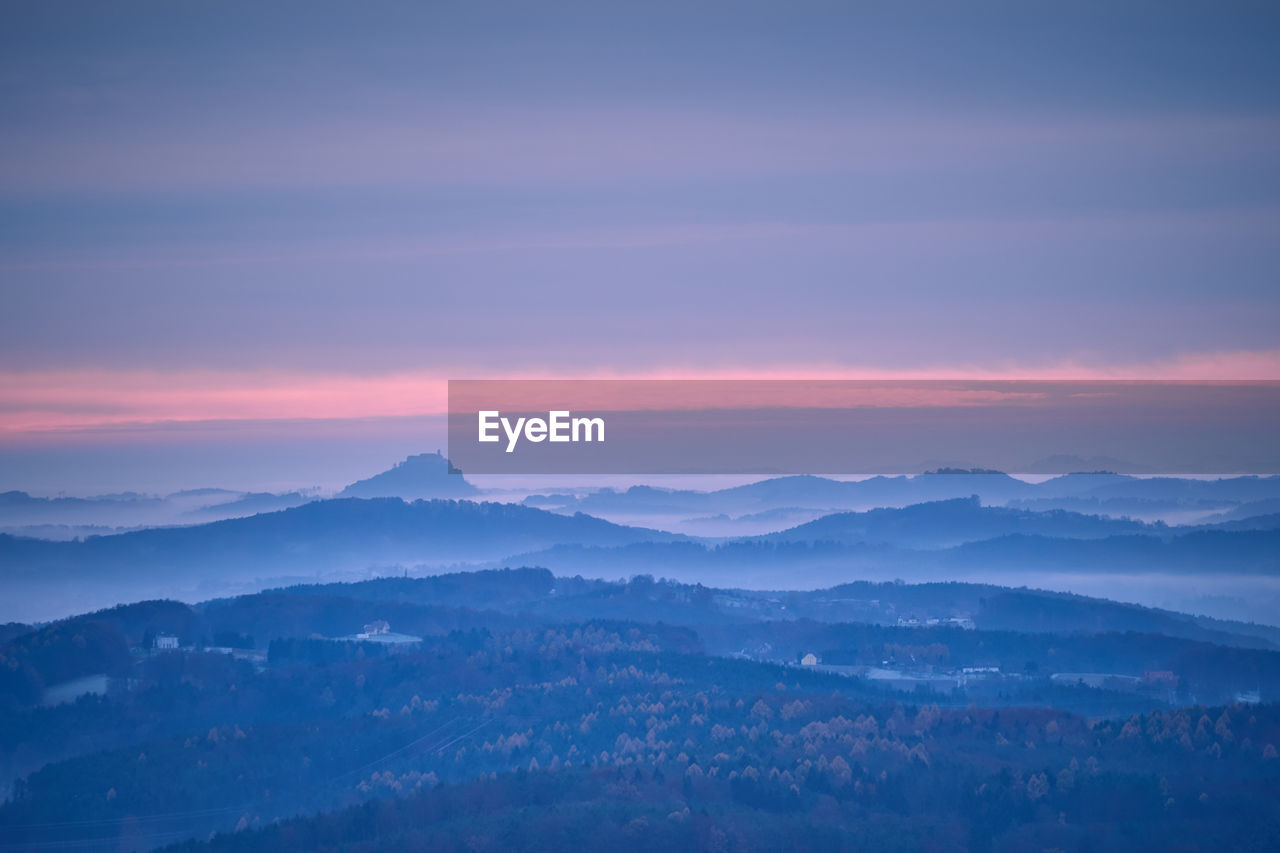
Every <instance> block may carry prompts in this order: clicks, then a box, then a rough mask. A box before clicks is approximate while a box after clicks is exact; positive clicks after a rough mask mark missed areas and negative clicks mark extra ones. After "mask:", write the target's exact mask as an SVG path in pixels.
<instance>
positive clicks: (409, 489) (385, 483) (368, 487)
mask: <svg viewBox="0 0 1280 853" xmlns="http://www.w3.org/2000/svg"><path fill="white" fill-rule="evenodd" d="M479 493H480V490H479V489H477V488H476V487H475V486H473V485H471V483H469V482H467V480H466V478H464V477H463V476H462V472H461V471H459V470H458V469H457V468H454V467H453V465H452V463H450V462H449V460H448V459H447V458H445V457H444V455H442V454H441V453H440V451H438V450H437V451H436V452H435V453H420V454H418V455H417V456H410V457H408V458H407V459H405V460H404V461H403V462H399V463H397V464H396V465H395V466H393V467H391V468H389V469H387V470H386V471H383V472H381V473H379V474H374V475H373V476H372V477H368V478H366V479H364V480H357V481H356V482H354V483H352V484H351V485H349V486H347V487H346V488H345V489H343V490H342V491H341V492H339V493H338V497H340V498H403V499H404V500H420V499H430V498H465V497H470V496H472V495H476V494H479Z"/></svg>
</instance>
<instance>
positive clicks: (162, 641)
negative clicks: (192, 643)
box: [153, 634, 178, 649]
mask: <svg viewBox="0 0 1280 853" xmlns="http://www.w3.org/2000/svg"><path fill="white" fill-rule="evenodd" d="M153 645H154V646H155V648H157V649H176V648H178V638H177V637H175V636H173V635H172V634H156V638H155V641H154V643H153Z"/></svg>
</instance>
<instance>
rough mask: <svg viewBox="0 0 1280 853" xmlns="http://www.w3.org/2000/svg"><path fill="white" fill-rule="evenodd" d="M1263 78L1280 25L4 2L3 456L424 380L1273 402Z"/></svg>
mask: <svg viewBox="0 0 1280 853" xmlns="http://www.w3.org/2000/svg"><path fill="white" fill-rule="evenodd" d="M1277 44H1280V7H1277V6H1276V5H1275V4H1274V3H1256V4H1242V3H1224V2H1212V3H1210V2H1205V3H1195V4H1186V3H1170V2H1153V3H1114V2H1108V3H1081V2H1072V3H1055V4H1044V3H1025V2H1019V3H1007V4H985V3H984V4H973V3H953V2H951V3H941V4H925V3H855V2H844V3H805V2H786V3H782V2H775V3H749V2H733V3H712V2H695V3H688V2H685V3H670V4H668V3H654V2H646V3H632V4H625V5H624V4H620V3H599V2H595V3H581V4H566V3H536V4H535V3H503V4H490V3H482V2H464V3H457V4H446V3H432V2H406V3H345V4H333V5H331V4H325V3H315V2H306V3H301V2H300V3H270V4H263V3H248V2H209V3H201V2H183V3H172V2H157V3H115V4H103V3H97V2H85V3H49V2H34V3H17V2H7V3H6V4H5V7H4V25H3V26H0V288H3V310H0V395H2V396H0V448H7V449H12V448H15V447H18V448H26V449H30V448H31V447H33V446H35V445H40V446H41V447H47V446H52V444H51V443H53V444H57V443H59V442H61V443H63V444H65V443H66V442H72V441H73V439H72V438H71V437H70V436H72V435H74V436H77V437H78V438H76V439H75V440H79V441H81V443H83V442H84V441H89V438H86V436H88V437H92V436H94V435H98V434H99V433H100V432H101V427H102V425H104V424H112V425H113V429H115V430H120V429H122V428H123V427H126V426H128V425H132V424H138V423H142V424H154V423H155V422H162V423H163V422H170V421H184V422H206V421H211V422H217V423H231V424H235V423H239V422H245V423H247V422H249V421H253V422H261V421H271V420H273V419H276V418H318V419H333V418H363V417H383V416H412V415H421V414H427V413H430V412H434V411H438V410H439V402H440V399H441V397H442V394H443V386H442V384H441V381H442V380H443V379H444V378H447V377H450V376H453V377H458V376H492V375H511V374H529V375H568V376H595V375H677V374H678V375H756V374H761V373H770V374H781V375H806V376H808V375H851V376H858V375H881V374H893V375H915V374H922V375H940V374H950V375H956V374H959V375H972V374H982V373H989V374H993V375H1129V376H1134V375H1136V376H1181V375H1188V376H1230V377H1233V378H1244V377H1269V378H1280V281H1278V279H1277V276H1278V274H1277V270H1278V269H1280V50H1277V49H1276V45H1277ZM345 428H346V427H344V429H345ZM228 429H230V428H228ZM51 430H56V431H57V432H56V434H55V433H54V432H51ZM146 431H147V434H149V435H154V434H155V427H154V426H153V425H152V426H148V427H147V428H146ZM230 432H232V433H233V432H234V430H230ZM139 434H141V433H139ZM139 440H144V439H139ZM145 440H150V439H145ZM424 449H434V445H433V446H432V447H424ZM6 452H8V451H7V450H6ZM24 452H25V451H24ZM12 458H13V457H12V454H10V455H8V456H4V457H2V458H0V464H5V462H6V461H11V460H12ZM24 470H26V469H24ZM24 476H25V475H24ZM4 479H5V469H4V468H3V467H0V487H3V486H5V485H20V484H11V483H6V482H4ZM10 479H12V478H10ZM24 484H27V485H29V483H26V482H25V481H24Z"/></svg>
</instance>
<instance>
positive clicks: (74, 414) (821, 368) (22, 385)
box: [0, 350, 1280, 443]
mask: <svg viewBox="0 0 1280 853" xmlns="http://www.w3.org/2000/svg"><path fill="white" fill-rule="evenodd" d="M450 378H454V379H457V378H500V379H564V378H575V379H791V380H803V379H809V380H821V379H890V380H911V379H967V380H1010V379H1039V380H1098V379H1135V380H1198V381H1214V380H1280V350H1263V351H1252V352H1249V351H1246V352H1217V353H1196V354H1187V355H1183V356H1179V357H1177V358H1174V359H1170V360H1166V361H1160V362H1151V363H1145V364H1141V363H1135V364H1127V365H1111V366H1106V365H1101V366H1100V365H1096V364H1094V365H1090V364H1085V363H1079V362H1071V361H1064V362H1061V363H1057V364H1053V365H1046V366H1039V367H1028V366H1017V365H986V366H982V365H955V366H943V365H939V366H935V367H929V368H916V369H897V370H895V369H879V368H859V367H845V366H839V365H830V364H827V365H808V366H804V365H795V366H790V367H762V368H759V369H751V368H714V369H698V368H678V367H670V368H653V369H648V370H635V371H628V370H606V369H602V370H595V371H584V372H582V373H578V374H576V375H574V376H572V377H568V376H565V375H553V374H549V373H547V372H538V371H518V370H517V371H507V372H504V373H502V374H492V373H489V374H485V375H484V376H476V375H474V374H473V373H471V372H470V371H467V370H465V369H458V370H454V371H450V372H448V373H445V372H442V371H438V370H423V371H401V372H395V373H381V374H370V375H355V374H332V373H304V372H278V373H260V372H252V373H250V372H242V373H235V372H212V371H173V372H161V371H127V370H119V371H102V370H98V371H92V370H66V371H30V372H8V373H0V400H3V401H4V402H3V406H2V407H0V438H2V439H3V440H4V441H6V442H8V443H19V442H22V441H25V440H29V439H36V438H39V437H40V436H49V435H50V434H92V433H93V432H95V431H98V430H111V429H119V428H125V427H141V426H146V425H162V424H175V425H176V424H191V423H205V422H214V421H217V422H225V423H234V422H237V421H244V422H250V421H253V422H261V421H272V420H282V421H283V420H342V421H352V420H357V421H358V420H361V419H386V418H419V417H427V416H434V415H440V414H442V413H444V412H446V411H447V404H448V400H447V393H446V392H447V387H446V382H447V380H448V379H450Z"/></svg>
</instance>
